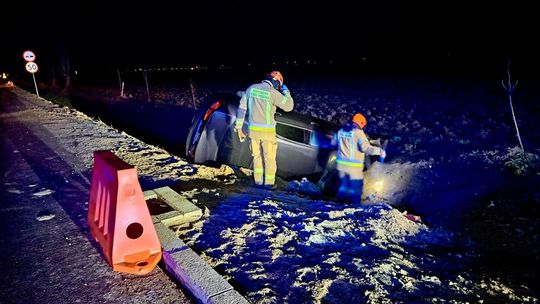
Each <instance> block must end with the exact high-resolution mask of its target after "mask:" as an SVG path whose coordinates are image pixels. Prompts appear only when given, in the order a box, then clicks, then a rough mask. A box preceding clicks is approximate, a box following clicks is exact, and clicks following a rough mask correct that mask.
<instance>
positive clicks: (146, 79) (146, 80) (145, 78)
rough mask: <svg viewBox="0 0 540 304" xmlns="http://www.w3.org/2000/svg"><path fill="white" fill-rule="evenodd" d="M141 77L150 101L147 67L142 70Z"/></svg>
mask: <svg viewBox="0 0 540 304" xmlns="http://www.w3.org/2000/svg"><path fill="white" fill-rule="evenodd" d="M143 77H144V81H145V82H146V94H147V95H148V101H152V100H151V99H150V87H149V86H148V69H144V70H143Z"/></svg>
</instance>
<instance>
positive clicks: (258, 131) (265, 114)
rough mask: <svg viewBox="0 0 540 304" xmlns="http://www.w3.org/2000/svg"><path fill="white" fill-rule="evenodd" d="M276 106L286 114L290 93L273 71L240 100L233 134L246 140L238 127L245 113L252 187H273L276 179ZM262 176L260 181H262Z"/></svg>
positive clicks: (291, 107)
mask: <svg viewBox="0 0 540 304" xmlns="http://www.w3.org/2000/svg"><path fill="white" fill-rule="evenodd" d="M276 107H278V108H280V109H282V110H283V111H286V112H290V111H292V109H293V107H294V101H293V98H292V97H291V92H290V91H289V89H288V88H287V86H286V85H285V84H283V76H282V75H281V73H280V72H279V71H273V72H271V73H270V74H268V75H267V76H266V78H265V79H264V80H263V81H262V82H261V83H256V84H253V85H251V86H250V87H249V88H248V89H247V90H246V92H245V94H244V95H243V96H242V98H241V99H240V106H239V107H238V110H237V113H236V122H235V131H236V132H237V133H238V136H239V137H240V140H241V141H243V139H244V138H245V137H246V134H245V132H244V130H243V128H242V126H243V125H244V119H245V116H246V113H247V114H248V119H247V130H248V136H249V140H250V146H251V155H252V156H253V178H254V181H255V184H256V185H258V186H263V185H264V187H265V188H269V189H271V188H274V183H275V179H276V171H277V165H276V153H277V139H276V121H275V119H274V115H275V113H276ZM263 177H264V180H263Z"/></svg>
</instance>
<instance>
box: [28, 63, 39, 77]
mask: <svg viewBox="0 0 540 304" xmlns="http://www.w3.org/2000/svg"><path fill="white" fill-rule="evenodd" d="M25 68H26V70H27V71H28V72H30V73H32V74H34V73H35V72H37V71H38V65H37V63H35V62H27V63H26V65H25Z"/></svg>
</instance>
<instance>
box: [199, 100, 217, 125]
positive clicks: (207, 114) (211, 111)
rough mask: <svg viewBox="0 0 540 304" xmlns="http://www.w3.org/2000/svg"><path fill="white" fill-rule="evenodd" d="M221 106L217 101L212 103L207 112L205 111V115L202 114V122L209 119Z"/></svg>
mask: <svg viewBox="0 0 540 304" xmlns="http://www.w3.org/2000/svg"><path fill="white" fill-rule="evenodd" d="M220 106H221V100H218V101H216V102H214V103H213V104H212V105H211V106H210V108H208V110H207V111H206V113H205V114H204V117H203V120H204V121H207V120H208V118H210V116H212V114H213V113H214V112H215V111H216V110H217V109H218V108H219V107H220Z"/></svg>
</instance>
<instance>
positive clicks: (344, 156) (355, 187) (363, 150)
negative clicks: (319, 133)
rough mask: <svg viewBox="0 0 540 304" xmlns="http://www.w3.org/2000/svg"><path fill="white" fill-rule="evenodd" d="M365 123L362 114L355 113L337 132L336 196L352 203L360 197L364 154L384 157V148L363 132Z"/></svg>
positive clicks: (359, 199) (358, 200) (365, 120)
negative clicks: (377, 145)
mask: <svg viewBox="0 0 540 304" xmlns="http://www.w3.org/2000/svg"><path fill="white" fill-rule="evenodd" d="M366 125H367V119H366V118H365V117H364V115H362V114H360V113H356V114H355V115H354V116H353V117H352V119H351V120H350V121H349V122H348V123H347V124H346V125H345V126H344V127H343V128H342V129H341V130H339V132H338V153H337V158H336V169H337V170H338V173H339V179H340V186H339V190H338V192H337V195H336V196H337V197H338V198H340V199H343V200H347V201H349V202H352V203H359V202H360V201H361V199H362V188H363V182H364V172H363V171H364V160H365V155H366V154H368V155H379V157H380V158H381V159H384V158H385V157H386V152H385V151H384V149H382V148H380V147H376V146H374V145H372V144H371V143H370V141H369V139H368V137H367V136H366V134H365V133H364V127H365V126H366Z"/></svg>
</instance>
